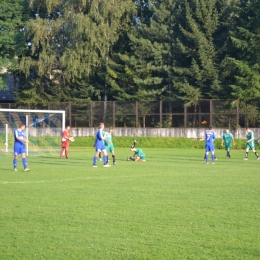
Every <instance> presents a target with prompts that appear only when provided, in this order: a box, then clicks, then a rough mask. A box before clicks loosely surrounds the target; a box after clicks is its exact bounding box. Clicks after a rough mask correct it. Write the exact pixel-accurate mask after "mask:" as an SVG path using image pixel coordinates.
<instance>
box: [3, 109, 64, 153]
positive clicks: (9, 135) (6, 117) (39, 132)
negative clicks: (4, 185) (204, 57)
mask: <svg viewBox="0 0 260 260" xmlns="http://www.w3.org/2000/svg"><path fill="white" fill-rule="evenodd" d="M21 123H23V124H25V125H26V129H25V136H26V138H27V139H28V140H29V143H28V145H26V153H27V156H53V155H56V154H57V153H58V151H59V150H60V147H61V133H62V131H63V130H64V129H65V111H63V110H29V109H0V156H7V155H10V154H11V153H12V152H13V145H14V131H15V130H16V129H17V128H18V127H19V125H20V124H21Z"/></svg>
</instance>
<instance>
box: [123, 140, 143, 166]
mask: <svg viewBox="0 0 260 260" xmlns="http://www.w3.org/2000/svg"><path fill="white" fill-rule="evenodd" d="M135 145H136V140H135V141H134V143H133V145H132V146H131V148H130V151H132V152H134V155H133V156H130V157H127V161H130V160H131V161H134V162H146V157H145V153H144V151H143V150H142V149H140V148H135Z"/></svg>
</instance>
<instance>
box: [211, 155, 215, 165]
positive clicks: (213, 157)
mask: <svg viewBox="0 0 260 260" xmlns="http://www.w3.org/2000/svg"><path fill="white" fill-rule="evenodd" d="M211 159H212V163H214V162H215V155H214V154H212V155H211Z"/></svg>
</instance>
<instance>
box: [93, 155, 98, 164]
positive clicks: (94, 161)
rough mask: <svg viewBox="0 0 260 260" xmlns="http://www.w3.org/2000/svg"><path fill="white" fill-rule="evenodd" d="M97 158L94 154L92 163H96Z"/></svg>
mask: <svg viewBox="0 0 260 260" xmlns="http://www.w3.org/2000/svg"><path fill="white" fill-rule="evenodd" d="M97 159H98V157H97V156H94V159H93V165H97Z"/></svg>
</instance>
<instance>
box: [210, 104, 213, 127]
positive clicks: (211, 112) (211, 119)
mask: <svg viewBox="0 0 260 260" xmlns="http://www.w3.org/2000/svg"><path fill="white" fill-rule="evenodd" d="M209 104H210V105H209V107H210V118H209V124H210V125H212V122H213V103H212V99H210V101H209Z"/></svg>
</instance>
